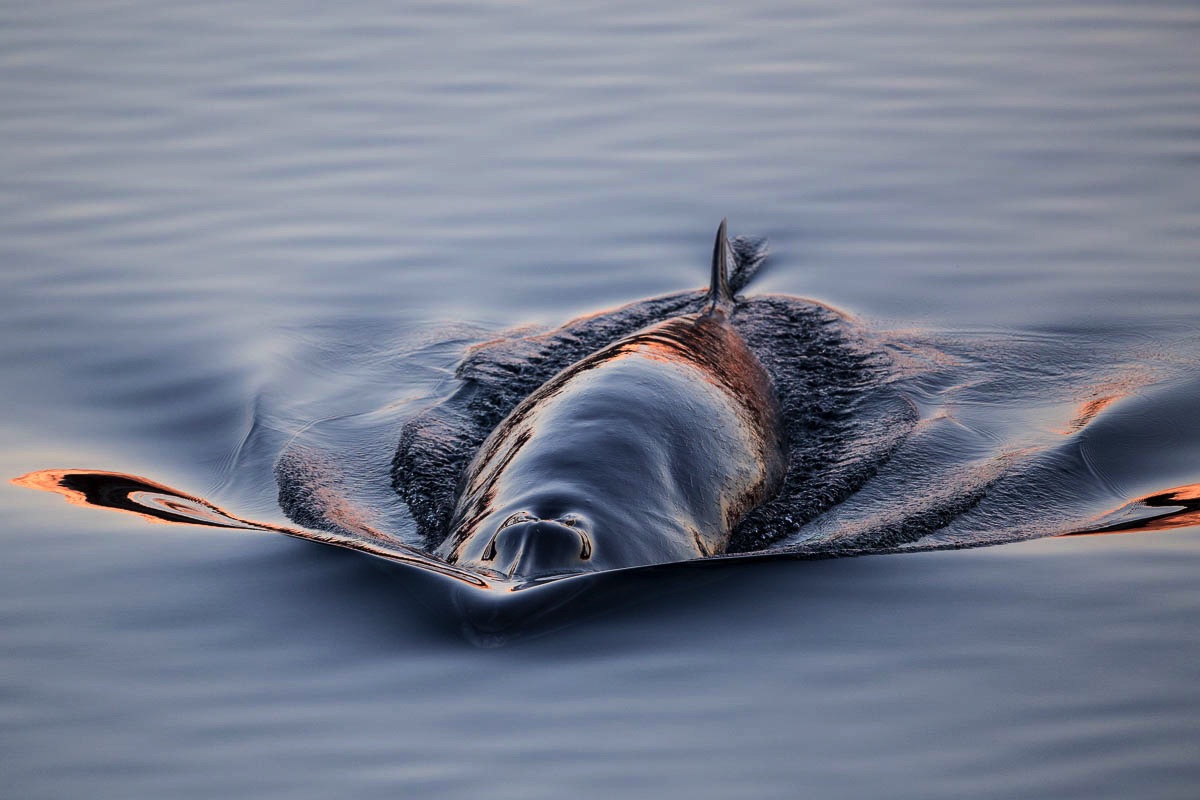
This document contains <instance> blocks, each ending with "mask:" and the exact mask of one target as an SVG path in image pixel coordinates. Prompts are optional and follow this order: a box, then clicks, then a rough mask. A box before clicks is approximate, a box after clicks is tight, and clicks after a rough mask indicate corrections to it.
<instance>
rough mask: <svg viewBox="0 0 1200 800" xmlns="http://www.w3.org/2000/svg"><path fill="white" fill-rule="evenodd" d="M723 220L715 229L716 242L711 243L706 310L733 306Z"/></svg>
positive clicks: (727, 242) (727, 244)
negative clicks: (710, 271) (710, 268)
mask: <svg viewBox="0 0 1200 800" xmlns="http://www.w3.org/2000/svg"><path fill="white" fill-rule="evenodd" d="M725 222H726V221H725V220H721V227H719V228H717V240H716V241H715V242H713V257H712V278H711V279H710V280H709V283H708V297H707V298H706V299H707V302H708V310H709V311H713V310H715V309H718V308H725V307H728V306H731V305H733V302H734V301H733V290H732V289H730V288H729V261H730V258H729V239H728V238H726V236H725Z"/></svg>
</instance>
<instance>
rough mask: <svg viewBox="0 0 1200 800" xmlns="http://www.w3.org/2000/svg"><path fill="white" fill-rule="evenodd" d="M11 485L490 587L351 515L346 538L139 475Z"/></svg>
mask: <svg viewBox="0 0 1200 800" xmlns="http://www.w3.org/2000/svg"><path fill="white" fill-rule="evenodd" d="M11 482H12V483H13V484H14V485H16V486H22V487H25V488H27V489H40V490H42V491H47V492H54V493H55V494H59V495H62V497H63V498H64V499H66V501H67V502H68V503H70V504H71V505H76V506H87V507H89V508H106V509H109V510H112V511H121V512H124V513H126V514H133V515H134V516H137V517H141V518H142V519H144V520H146V521H148V522H158V523H174V524H182V525H207V526H210V527H214V528H233V529H237V530H250V531H271V532H274V533H282V534H284V535H286V536H292V537H295V538H297V539H307V540H309V541H313V542H321V543H322V544H331V545H334V546H335V547H344V548H347V549H350V550H357V551H359V552H362V553H369V554H371V555H374V556H378V557H380V558H386V559H389V560H391V561H398V562H402V563H406V564H410V565H413V566H418V567H421V568H422V569H425V570H429V571H431V572H436V573H438V574H441V575H446V576H448V577H451V578H455V579H457V580H460V581H463V582H465V583H469V584H472V585H474V586H478V587H481V588H486V587H487V586H488V584H487V582H486V581H484V580H483V579H482V578H481V577H480V576H478V575H476V574H474V573H471V572H469V571H466V570H462V569H458V568H456V567H453V566H451V565H449V564H446V563H445V562H443V561H440V560H439V559H436V558H433V557H431V556H429V555H427V554H425V553H423V552H420V551H418V550H415V549H414V548H412V547H410V546H408V545H406V544H404V543H403V542H401V541H400V540H399V539H397V538H396V537H395V536H392V535H390V534H387V533H385V532H383V531H378V530H375V529H372V528H370V527H368V526H367V525H365V524H363V523H362V522H361V521H360V520H359V519H358V518H357V517H356V516H353V515H352V516H351V519H350V522H351V523H352V524H351V527H352V529H353V531H352V533H347V534H341V533H332V532H328V531H314V530H308V529H306V528H290V527H286V526H283V525H275V524H272V523H269V522H255V521H253V520H248V519H243V518H241V517H238V516H236V515H234V514H231V513H229V512H227V511H225V510H223V509H221V508H218V507H217V506H215V505H213V504H212V503H210V502H208V501H207V500H204V499H203V498H200V497H196V496H195V495H190V494H187V493H185V492H181V491H179V490H178V489H172V488H171V487H170V486H166V485H164V484H161V483H157V482H155V481H152V480H148V479H146V478H142V477H139V476H137V475H127V474H124V473H121V472H107V471H103V470H79V469H48V470H41V471H39V472H31V473H29V474H28V475H22V476H20V477H19V478H13V479H12V481H11ZM335 510H337V509H336V508H335Z"/></svg>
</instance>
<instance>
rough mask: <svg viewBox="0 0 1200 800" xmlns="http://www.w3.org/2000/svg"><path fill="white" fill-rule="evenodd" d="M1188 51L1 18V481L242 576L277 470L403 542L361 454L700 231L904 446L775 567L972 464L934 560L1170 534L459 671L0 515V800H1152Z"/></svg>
mask: <svg viewBox="0 0 1200 800" xmlns="http://www.w3.org/2000/svg"><path fill="white" fill-rule="evenodd" d="M1198 40H1200V7H1197V6H1196V4H1195V3H1191V2H1177V3H1170V2H1152V3H1139V4H1125V3H1101V2H1069V1H1067V0H1064V2H1055V3H992V4H981V3H943V2H916V1H915V0H913V1H907V0H897V1H896V2H888V3H881V4H871V5H869V6H868V5H865V4H864V5H863V6H862V7H857V6H855V5H852V4H841V3H822V2H802V3H772V2H753V1H752V2H749V3H744V4H738V5H733V4H723V5H717V4H696V3H679V2H665V3H657V4H612V3H603V4H587V3H572V4H567V5H556V4H549V3H537V2H535V3H527V4H523V3H512V4H509V3H486V2H485V3H457V4H441V3H430V4H427V5H417V4H386V3H371V2H352V3H340V4H327V5H323V6H322V5H311V4H308V5H301V4H288V3H272V2H260V3H237V4H217V3H204V4H185V3H178V2H172V1H170V0H168V2H157V3H146V2H111V3H110V2H88V3H66V2H61V3H16V2H9V3H4V4H3V5H0V109H3V110H2V111H0V333H2V335H0V400H2V406H0V407H2V408H3V409H4V412H5V413H4V414H3V418H2V419H0V474H3V476H4V477H5V478H8V479H11V478H17V477H18V476H21V475H25V474H27V473H31V472H35V471H38V470H47V469H64V468H80V469H89V470H111V471H115V472H121V473H128V474H136V475H143V476H146V477H148V478H150V479H152V480H154V481H159V482H161V483H163V484H166V485H169V486H172V487H176V488H178V489H179V490H181V491H184V492H187V493H190V494H194V495H196V496H200V497H203V498H206V499H207V500H209V501H211V502H213V503H215V504H219V505H220V507H222V508H224V509H226V510H228V511H230V512H231V513H236V514H237V515H239V516H241V517H244V518H249V519H254V520H258V521H262V522H265V523H270V524H279V525H286V524H290V523H289V521H288V520H287V519H286V517H285V516H284V514H283V512H282V510H281V509H280V507H279V503H278V498H277V488H276V484H275V478H274V474H273V470H274V466H275V463H276V461H277V459H278V458H279V456H280V454H281V453H283V452H284V451H285V449H286V448H288V447H289V446H290V445H293V444H296V443H302V444H304V445H305V446H306V447H307V448H309V449H310V450H311V451H313V452H316V453H319V454H321V457H322V458H324V459H325V461H326V462H328V465H329V467H330V469H331V470H332V471H333V472H335V473H336V474H337V475H340V476H343V477H342V479H341V480H343V481H344V484H345V486H346V487H348V488H347V492H349V494H350V496H351V497H352V500H353V513H354V514H356V515H359V516H361V518H362V519H363V520H365V523H369V524H371V525H373V526H376V527H381V528H387V529H389V530H393V529H394V531H395V532H396V533H397V534H398V535H401V536H403V535H405V534H406V528H405V526H406V525H407V524H410V522H409V521H408V520H407V519H406V516H405V510H404V508H403V504H402V503H401V502H400V501H399V499H398V498H397V497H396V495H395V494H394V493H393V492H392V491H391V487H390V485H389V480H388V475H389V465H390V459H391V455H392V452H393V450H394V447H395V437H396V435H397V430H398V428H399V426H400V425H401V424H403V422H404V420H405V419H407V418H410V417H411V416H412V415H413V414H415V413H418V412H419V411H420V410H421V409H422V408H425V407H427V405H428V404H429V403H431V402H434V401H436V400H437V399H438V398H440V397H444V396H445V394H446V393H447V392H448V391H449V390H450V388H451V387H452V385H453V371H454V367H455V364H456V363H457V362H458V361H459V360H460V359H461V357H462V356H463V353H464V352H465V351H466V348H467V347H469V346H470V345H472V344H474V343H478V342H481V341H485V340H488V339H492V338H495V337H504V336H513V335H514V334H512V333H510V332H511V331H512V330H513V329H525V328H526V327H527V326H537V327H539V328H544V327H553V326H556V325H560V324H562V323H564V322H567V321H568V320H571V319H573V318H576V317H578V316H580V315H583V314H588V313H593V312H597V311H600V310H603V309H606V308H611V307H613V306H617V305H620V304H622V303H628V302H633V301H638V300H641V299H644V298H647V297H652V296H656V295H661V294H664V293H669V292H674V291H678V290H681V289H687V288H695V287H698V286H700V285H702V284H703V282H704V280H705V278H706V272H707V256H708V249H709V247H710V243H711V234H712V230H713V229H714V228H715V226H716V224H717V222H718V221H719V220H720V219H721V218H722V217H724V216H728V217H729V218H730V221H731V225H732V226H733V228H734V230H735V231H737V232H741V233H746V234H750V235H758V236H766V237H768V238H769V240H770V245H771V249H772V252H773V256H772V261H771V263H770V265H769V267H768V268H767V269H766V270H765V271H764V273H763V274H762V275H761V276H760V277H759V278H758V279H757V280H756V281H755V283H754V284H753V286H752V288H751V290H750V293H751V294H753V293H780V294H788V295H797V296H803V297H808V298H813V299H815V300H817V301H819V302H822V303H825V304H827V305H829V306H831V307H834V308H836V309H838V310H839V311H840V312H841V313H843V314H845V315H846V316H847V319H849V320H851V321H852V323H853V324H854V325H855V326H856V327H857V328H858V329H861V330H862V331H864V332H866V333H864V335H867V334H868V333H869V335H870V336H871V337H874V340H877V341H882V342H887V343H890V344H889V348H890V349H889V352H891V353H892V354H893V356H894V357H895V358H896V359H897V360H898V362H903V363H904V364H907V365H908V366H907V367H906V368H907V369H909V370H910V371H909V373H908V374H909V376H910V377H909V379H908V380H909V383H908V384H902V385H900V389H902V390H903V391H904V392H905V393H906V395H907V396H908V397H909V398H910V400H911V402H912V403H913V404H914V407H915V408H916V409H917V410H918V411H919V413H920V414H921V418H922V422H927V423H928V425H927V426H926V427H927V428H928V429H929V430H932V431H933V432H934V433H933V434H930V435H929V436H927V437H926V438H924V439H922V438H920V437H918V438H917V439H916V440H915V441H917V442H918V444H920V443H921V442H924V443H925V444H924V445H923V446H924V447H925V449H924V450H918V455H920V456H921V457H920V458H917V457H915V456H913V457H911V458H909V460H907V461H906V460H905V458H903V457H900V458H898V459H897V460H895V461H893V462H891V466H890V468H889V470H885V471H882V472H881V473H880V474H879V476H878V480H876V481H875V482H874V483H867V484H866V485H865V486H864V487H862V490H861V491H859V492H857V493H856V494H855V495H854V496H853V498H851V499H849V500H848V501H847V502H846V503H843V504H841V505H840V506H838V507H837V508H836V509H834V510H833V511H832V512H831V513H830V514H829V515H826V516H825V517H822V518H819V519H817V520H816V521H815V522H814V523H813V527H812V528H811V529H806V530H815V531H817V532H822V531H827V530H839V531H844V530H850V531H854V530H860V529H866V528H869V527H870V526H872V525H874V524H876V523H877V522H879V520H881V519H884V520H886V519H890V518H891V517H892V516H895V515H896V514H899V513H901V512H902V511H906V510H907V509H909V508H910V506H913V504H916V505H919V504H920V503H922V502H924V501H926V500H928V499H929V498H942V499H945V498H949V499H953V498H954V497H955V496H956V495H958V494H961V493H963V492H964V491H966V489H967V488H969V487H971V486H973V485H974V484H973V483H972V481H973V480H974V478H973V477H972V476H973V475H975V473H974V472H971V471H970V470H967V469H965V468H964V469H963V470H961V471H960V470H958V469H957V467H956V468H955V469H950V468H949V467H948V466H947V465H950V464H951V463H953V464H955V465H957V464H959V463H963V464H966V463H968V462H971V463H974V461H972V459H975V460H977V461H982V460H984V459H985V458H986V459H993V460H1000V461H1002V462H1003V464H1004V465H1005V468H1006V469H1008V470H1009V472H1010V473H1011V474H1012V475H1014V476H1015V477H1014V478H1013V479H1012V480H1011V481H1010V482H1008V483H1002V484H995V485H996V486H999V487H1000V488H999V489H993V488H992V487H993V484H991V483H987V482H986V481H985V482H983V483H982V484H980V486H981V487H982V488H981V489H980V496H981V497H982V499H980V500H978V502H977V503H976V504H975V505H972V506H971V509H970V513H969V514H966V515H964V516H963V517H962V520H964V521H963V522H959V523H956V524H957V525H958V527H957V528H955V527H954V525H950V526H949V527H947V528H946V529H944V530H941V531H940V532H938V533H935V534H934V539H933V541H932V543H933V544H938V545H945V544H962V543H977V544H978V543H983V541H984V540H987V538H988V536H990V535H992V534H995V539H996V540H997V541H999V540H1004V541H1009V540H1016V539H1021V538H1025V537H1026V535H1028V536H1029V537H1033V536H1038V535H1041V534H1044V533H1046V532H1061V531H1063V530H1067V529H1086V528H1089V527H1092V528H1094V527H1105V526H1109V527H1112V526H1113V525H1121V524H1124V523H1127V522H1128V521H1129V520H1130V519H1139V518H1143V517H1145V516H1146V515H1147V514H1149V513H1150V512H1149V509H1148V507H1147V506H1145V505H1144V504H1139V503H1138V502H1137V501H1138V499H1139V498H1145V497H1149V496H1154V495H1160V494H1163V493H1166V492H1169V491H1171V490H1179V491H1177V492H1176V494H1175V495H1174V497H1175V498H1177V499H1179V500H1180V502H1181V503H1182V506H1180V507H1183V506H1186V505H1187V502H1188V501H1189V498H1190V501H1191V502H1192V507H1193V512H1192V513H1184V514H1182V515H1177V516H1176V517H1174V518H1173V521H1171V520H1168V521H1167V522H1164V523H1161V524H1150V525H1144V526H1143V527H1142V529H1141V530H1135V531H1134V532H1130V533H1125V534H1123V535H1110V536H1080V537H1068V538H1029V539H1028V540H1027V541H1020V542H1015V543H1009V544H1002V545H998V546H992V547H982V548H977V549H968V550H943V551H937V552H918V553H905V554H901V555H878V556H867V557H862V558H854V559H843V560H835V561H807V562H806V561H796V562H793V561H786V562H779V561H777V562H762V563H759V562H755V563H742V564H731V565H724V566H722V567H720V568H709V569H695V570H682V571H678V572H671V573H664V574H662V575H661V576H657V574H652V575H651V578H650V579H649V580H642V581H641V582H633V583H631V584H630V585H628V586H625V587H624V590H623V591H622V590H617V589H614V590H611V591H609V592H608V593H606V594H601V595H599V600H598V601H596V602H593V603H591V604H590V605H587V606H586V607H585V606H584V605H580V606H578V607H576V608H575V609H574V610H572V609H571V608H566V609H564V610H563V613H562V614H561V615H560V616H559V617H558V618H556V621H555V625H554V626H551V627H550V628H547V629H545V630H540V631H538V633H539V634H540V635H538V636H530V637H515V638H514V639H513V640H511V641H507V642H506V646H502V647H496V648H483V647H479V646H478V645H479V644H480V643H481V642H480V640H479V639H478V638H477V637H474V638H473V637H470V636H467V637H464V636H463V635H462V632H461V631H460V623H459V621H458V619H457V618H456V616H455V614H456V609H455V608H454V607H453V604H452V603H447V602H445V598H441V597H439V596H437V593H436V592H433V591H431V590H429V588H428V587H427V586H425V585H424V584H421V583H420V582H419V581H416V580H414V576H413V574H411V570H404V569H402V568H400V567H396V566H393V565H389V564H387V563H385V562H383V561H380V560H377V559H372V558H370V557H368V556H365V555H362V554H356V553H350V552H347V551H343V550H338V549H335V548H330V547H324V546H321V545H317V544H312V543H307V542H297V541H294V540H289V539H288V538H286V537H283V536H275V535H268V534H254V533H249V532H235V531H230V530H223V529H215V528H206V527H201V526H191V525H171V526H168V525H153V524H149V523H148V522H147V521H145V520H143V519H141V518H138V517H135V516H130V515H127V514H113V513H105V512H101V511H99V510H96V509H92V508H82V507H78V506H72V505H67V504H65V503H64V502H63V500H62V498H61V497H59V496H56V495H54V494H50V493H46V492H34V491H30V490H29V489H28V488H22V487H19V486H16V485H12V484H9V483H8V482H7V481H6V482H5V483H4V484H3V485H2V486H0V496H2V498H3V507H4V510H5V513H4V522H3V523H2V524H0V540H2V542H3V546H4V557H3V558H0V631H2V635H3V640H2V642H3V647H0V793H2V794H3V795H4V796H6V797H21V798H62V797H105V798H108V797H111V798H128V797H152V796H168V797H196V798H208V797H213V796H255V797H287V798H300V797H314V798H317V797H328V796H330V795H333V794H339V795H345V796H352V797H396V796H399V795H406V794H414V793H417V792H423V793H427V794H430V795H432V796H448V797H465V796H474V795H479V794H487V795H488V796H491V797H500V798H506V797H560V796H562V795H564V794H566V793H571V794H574V795H577V796H608V795H610V794H612V793H614V792H623V793H626V794H630V795H634V796H659V795H662V794H664V793H668V792H669V793H670V794H683V793H687V794H689V795H691V796H694V797H728V796H732V795H744V796H756V797H780V798H785V797H786V798H790V797H797V796H815V797H829V798H842V797H844V798H861V797H879V796H886V797H912V798H942V797H944V798H958V797H963V796H967V795H970V796H973V797H991V798H1017V797H1055V798H1098V797H1112V798H1125V797H1132V796H1136V797H1153V798H1193V797H1195V796H1196V795H1197V792H1198V791H1200V761H1198V759H1197V755H1198V754H1200V680H1198V679H1200V669H1198V667H1197V665H1200V637H1198V636H1197V628H1196V620H1197V618H1198V617H1197V612H1200V580H1198V576H1200V525H1197V517H1196V516H1195V514H1194V501H1195V499H1196V497H1197V495H1198V494H1200V489H1197V488H1196V485H1197V484H1200V313H1198V309H1200V191H1198V190H1197V186H1200V48H1197V46H1196V43H1197V41H1198ZM914 365H915V366H914ZM945 430H951V431H953V432H961V435H959V434H957V433H956V434H955V435H952V436H951V435H946V434H944V433H939V431H945ZM938 436H943V437H944V438H942V439H939V438H937V437H938ZM930 437H932V438H930ZM930 442H932V443H933V444H932V445H931V444H930ZM934 445H936V446H934ZM938 447H944V448H946V449H947V450H948V452H947V453H946V454H945V455H946V458H945V459H944V460H941V461H939V460H938V459H937V458H934V457H932V456H930V453H933V454H934V455H935V456H936V454H937V453H938V452H939V450H938ZM1031 454H1032V455H1031ZM901 455H902V456H903V453H902V454H901ZM968 457H970V458H968ZM1023 458H1024V459H1025V460H1022V459H1023ZM955 459H958V460H957V461H956V460H955ZM1006 474H1009V473H1006ZM348 502H349V501H348ZM972 502H976V501H972ZM1151 506H1153V504H1151ZM1125 527H1128V525H1125ZM980 531H982V532H983V534H987V535H982V534H980ZM797 535H798V536H801V537H803V536H804V535H806V534H803V533H801V532H797ZM972 535H982V539H979V540H965V539H964V538H963V537H970V536H972ZM939 536H940V537H941V538H940V539H938V538H937V537H939ZM956 537H958V538H956ZM609 606H611V609H609ZM606 610H607V613H605V611H606ZM486 643H491V644H495V643H496V642H486Z"/></svg>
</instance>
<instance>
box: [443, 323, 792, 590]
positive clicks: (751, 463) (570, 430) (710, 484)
mask: <svg viewBox="0 0 1200 800" xmlns="http://www.w3.org/2000/svg"><path fill="white" fill-rule="evenodd" d="M728 313H730V312H729V310H728V309H727V308H722V307H713V308H712V309H710V310H709V311H706V312H704V313H700V314H692V315H687V316H682V317H675V318H673V319H669V320H666V321H664V322H662V323H659V324H657V325H653V326H651V327H649V328H646V329H644V330H642V331H639V332H638V333H635V334H633V335H631V336H629V337H627V338H625V339H622V340H620V341H618V342H615V343H613V344H611V345H609V346H608V347H605V348H603V349H602V350H599V351H597V352H596V353H594V354H592V355H591V356H589V357H587V358H585V359H583V360H581V361H579V362H576V363H575V364H573V365H572V366H570V367H568V368H567V369H565V370H563V371H562V372H560V373H559V374H558V375H556V376H555V377H554V378H552V379H550V380H549V381H548V382H547V383H546V384H544V385H543V386H542V387H541V388H540V389H538V390H537V391H535V392H534V393H533V394H531V395H530V396H529V397H528V398H526V399H525V401H524V402H522V403H521V404H520V405H519V406H517V408H516V409H515V410H514V411H513V412H512V413H511V414H510V415H509V416H508V417H507V418H506V419H505V420H504V421H503V422H502V423H501V424H500V425H499V426H498V427H497V428H496V430H495V431H493V432H492V434H491V436H489V437H488V439H487V440H486V441H485V442H484V444H483V447H482V448H481V449H480V451H479V453H478V454H477V455H476V457H475V459H474V460H473V461H472V462H471V464H470V466H469V467H468V469H467V472H466V474H465V476H464V478H463V485H462V488H461V491H460V492H459V498H458V502H457V504H456V507H455V511H454V515H453V519H452V522H451V531H452V533H451V535H450V536H449V537H448V538H447V539H446V541H445V542H443V543H442V545H441V546H440V547H439V548H438V551H437V554H438V555H439V556H441V557H442V558H444V559H446V560H447V561H449V562H451V563H454V564H458V565H460V566H464V567H468V568H472V569H477V570H480V571H481V572H485V573H492V574H499V575H504V576H506V577H512V578H530V577H540V576H544V575H551V574H562V573H571V572H583V571H595V570H608V569H617V568H621V567H631V566H639V565H643V564H653V563H664V562H669V561H680V560H685V559H690V558H697V557H700V556H706V555H713V554H716V553H721V552H724V550H725V546H726V544H727V542H728V539H729V534H730V532H731V530H732V529H733V527H734V526H735V525H736V524H737V522H738V521H739V520H740V519H741V518H742V517H743V516H745V514H746V513H748V512H749V511H750V510H751V509H753V508H754V507H755V506H757V505H759V504H761V503H762V502H764V501H765V500H767V499H769V498H770V497H771V496H772V495H773V494H774V493H775V492H776V491H777V490H778V488H779V485H780V482H781V480H782V476H783V472H784V467H785V456H784V443H783V441H782V437H781V434H780V430H781V428H780V424H779V410H778V402H777V400H776V398H775V395H774V392H773V390H772V388H771V382H770V379H769V378H768V376H767V374H766V372H765V371H764V369H763V367H762V366H761V365H760V364H759V362H758V360H757V359H756V358H755V357H754V355H753V353H751V352H750V350H749V349H748V348H747V346H746V344H745V342H743V341H742V339H741V337H740V336H739V335H738V334H737V332H736V331H735V330H734V329H733V327H732V326H731V325H730V324H729V321H728Z"/></svg>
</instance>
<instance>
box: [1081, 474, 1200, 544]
mask: <svg viewBox="0 0 1200 800" xmlns="http://www.w3.org/2000/svg"><path fill="white" fill-rule="evenodd" d="M1138 507H1141V508H1170V509H1172V510H1170V511H1167V512H1164V513H1162V514H1155V515H1153V516H1149V517H1141V518H1138V519H1132V520H1127V521H1123V522H1117V523H1113V524H1111V525H1101V526H1099V527H1095V528H1089V529H1087V530H1082V531H1075V532H1073V533H1065V534H1062V535H1063V536H1095V535H1101V534H1109V533H1129V532H1132V531H1167V530H1174V529H1177V528H1190V527H1192V526H1200V483H1192V484H1189V485H1187V486H1179V487H1176V488H1174V489H1168V490H1167V491H1165V492H1158V493H1156V494H1151V495H1147V496H1145V497H1141V498H1138V499H1137V500H1134V501H1133V502H1131V503H1128V504H1126V505H1124V506H1122V507H1121V508H1120V509H1117V511H1116V512H1114V513H1118V512H1120V511H1122V510H1127V509H1136V508H1138ZM1105 516H1109V515H1105Z"/></svg>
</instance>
